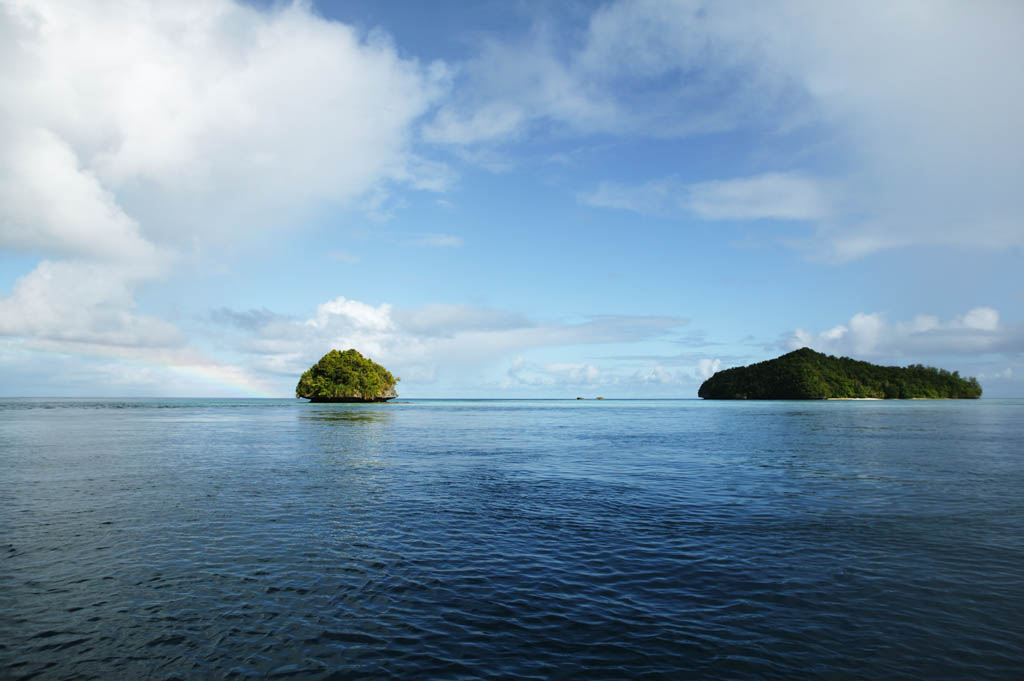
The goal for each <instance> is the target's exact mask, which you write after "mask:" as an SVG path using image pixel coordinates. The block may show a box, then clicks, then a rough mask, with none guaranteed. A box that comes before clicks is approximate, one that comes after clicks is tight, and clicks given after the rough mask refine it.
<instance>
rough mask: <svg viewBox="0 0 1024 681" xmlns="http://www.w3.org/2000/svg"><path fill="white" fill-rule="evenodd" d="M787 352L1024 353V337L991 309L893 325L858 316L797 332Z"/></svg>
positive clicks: (868, 354) (788, 340) (863, 354)
mask: <svg viewBox="0 0 1024 681" xmlns="http://www.w3.org/2000/svg"><path fill="white" fill-rule="evenodd" d="M784 345H785V346H786V347H787V348H788V349H791V350H792V349H796V348H800V347H804V346H807V347H811V348H813V349H815V350H818V351H820V352H826V353H829V354H833V355H848V356H854V357H858V358H859V357H904V356H910V357H921V356H927V355H953V354H967V355H976V354H979V353H987V352H1005V353H1020V352H1024V333H1022V330H1021V329H1020V328H1017V327H1015V326H1010V327H1006V326H1004V325H1003V324H1002V323H1001V322H1000V316H999V312H998V311H997V310H995V309H993V308H991V307H976V308H972V309H971V310H968V311H967V312H966V313H965V314H962V315H959V316H956V317H954V318H952V319H948V320H945V321H944V320H941V319H939V318H938V317H936V316H934V315H918V316H916V317H914V318H913V319H909V320H905V321H894V322H892V321H889V320H888V319H886V317H885V315H884V314H882V313H878V312H873V313H864V312H858V313H857V314H855V315H853V316H852V317H851V318H850V319H849V321H847V322H844V323H842V324H837V325H835V326H833V327H831V328H829V329H826V330H824V331H820V332H817V333H814V332H810V331H806V330H804V329H796V330H795V331H793V332H792V333H791V334H789V335H788V336H787V338H786V339H785V341H784Z"/></svg>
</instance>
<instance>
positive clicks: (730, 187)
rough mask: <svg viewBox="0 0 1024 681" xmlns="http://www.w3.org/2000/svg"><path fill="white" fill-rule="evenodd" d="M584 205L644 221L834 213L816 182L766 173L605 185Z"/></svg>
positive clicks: (804, 216)
mask: <svg viewBox="0 0 1024 681" xmlns="http://www.w3.org/2000/svg"><path fill="white" fill-rule="evenodd" d="M577 199H578V200H579V202H580V203H583V204H586V205H590V206H594V207H599V208H617V209H621V210H628V211H632V212H635V213H640V214H643V215H656V216H674V215H675V216H679V215H691V216H695V217H698V218H701V219H705V220H762V219H773V220H814V219H821V218H824V217H825V216H826V215H827V214H828V211H829V207H828V200H827V198H826V191H825V190H824V188H823V187H822V186H821V184H820V183H819V182H817V181H815V180H813V179H811V178H808V177H804V176H801V175H798V174H793V173H766V174H764V175H758V176H755V177H744V178H737V179H733V180H713V181H707V182H695V183H690V184H686V183H683V182H680V181H679V180H678V179H676V178H666V179H663V180H655V181H650V182H645V183H643V184H639V185H626V184H618V183H614V182H603V183H601V185H600V186H599V187H598V188H597V189H596V190H595V191H593V192H584V193H580V194H579V195H578V196H577Z"/></svg>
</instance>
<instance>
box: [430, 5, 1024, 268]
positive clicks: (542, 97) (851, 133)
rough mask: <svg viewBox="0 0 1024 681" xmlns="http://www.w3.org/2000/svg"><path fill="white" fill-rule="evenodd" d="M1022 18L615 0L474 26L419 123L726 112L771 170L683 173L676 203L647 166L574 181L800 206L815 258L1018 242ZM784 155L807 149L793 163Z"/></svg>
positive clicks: (614, 196)
mask: <svg viewBox="0 0 1024 681" xmlns="http://www.w3.org/2000/svg"><path fill="white" fill-rule="evenodd" d="M1022 24H1024V4H1021V3H1013V2H987V3H965V2H958V1H956V0H910V1H908V2H900V3H891V2H884V1H882V0H869V1H867V2H857V3H821V2H813V1H811V0H778V1H777V2H770V3H755V4H751V3H732V2H710V1H706V0H677V1H663V0H620V1H618V2H611V3H607V4H605V5H602V6H601V7H599V8H598V9H596V10H595V11H594V12H593V14H592V15H591V16H590V18H589V22H588V23H587V25H586V26H585V27H584V28H583V29H581V30H579V31H575V32H573V31H558V32H556V31H549V30H545V27H544V25H543V24H542V23H538V25H537V26H536V27H535V28H534V30H533V31H532V32H531V33H530V35H528V36H527V37H525V38H520V39H515V40H511V41H508V42H506V43H497V42H491V43H487V44H486V45H485V46H484V49H482V51H481V53H480V55H479V56H478V57H477V58H476V59H475V60H472V61H471V62H470V63H469V64H468V65H466V66H465V68H463V69H461V70H460V71H458V72H457V73H456V74H455V75H454V76H453V77H454V81H455V85H456V87H455V96H454V98H453V99H452V100H451V101H449V102H447V103H446V106H445V108H444V109H443V111H442V113H441V114H440V116H439V117H438V118H437V119H436V120H435V121H434V123H433V128H430V129H432V130H436V131H437V134H436V135H435V136H434V137H435V139H436V140H438V141H446V142H450V143H457V144H476V145H478V146H479V145H480V144H486V143H501V142H504V141H508V140H516V139H521V138H524V137H526V136H527V135H530V134H535V135H576V136H578V135H588V134H603V135H613V136H617V137H620V138H621V137H636V136H642V137H655V138H657V137H678V136H688V135H700V134H704V133H708V132H719V131H734V130H742V131H744V139H745V140H753V143H752V144H751V147H750V148H751V154H750V161H751V162H752V163H756V167H757V168H758V169H759V170H761V171H774V172H768V173H764V174H762V175H760V179H759V180H758V181H754V182H751V178H749V177H739V178H731V179H729V178H727V179H725V180H724V181H723V183H721V184H719V183H712V184H707V185H704V186H703V187H697V188H695V189H694V191H695V197H694V198H695V199H696V200H695V201H694V202H692V203H687V202H686V201H685V200H681V199H680V197H679V196H678V193H676V192H673V191H668V190H670V189H672V187H665V186H664V181H663V180H658V179H653V180H651V181H649V182H646V183H644V182H641V183H633V184H631V185H616V184H615V183H614V182H609V183H606V184H605V185H602V186H601V187H600V188H599V189H598V190H596V191H593V192H590V193H588V194H584V195H582V196H581V201H584V202H589V203H592V204H594V205H605V206H614V207H618V208H629V209H631V210H639V211H640V212H646V213H651V214H662V213H664V212H668V213H670V214H672V213H673V211H678V210H680V209H683V210H693V211H696V212H697V213H698V214H699V215H702V216H703V217H706V218H709V219H721V218H730V219H758V218H762V217H768V218H776V219H791V220H802V221H812V222H811V224H810V225H809V230H808V235H807V237H806V238H805V239H803V240H802V241H793V242H791V243H792V245H793V246H794V247H797V248H800V249H802V250H805V251H806V252H808V254H809V255H811V256H812V257H815V258H819V259H827V260H834V261H846V260H852V259H856V258H861V257H865V256H867V255H870V254H872V253H876V252H878V251H882V250H886V249H894V248H905V247H912V246H916V245H941V246H951V247H964V246H967V247H972V248H982V249H1003V248H1007V247H1021V246H1024V223H1022V222H1021V221H1020V219H1019V216H1020V215H1021V214H1022V213H1024V192H1021V191H1020V190H1019V186H1018V185H1019V182H1018V180H1017V178H1019V177H1021V176H1022V175H1024V128H1022V127H1021V126H1020V124H1019V121H1020V120H1022V119H1024V89H1022V88H1020V87H1019V74H1018V71H1019V69H1018V65H1019V64H1020V63H1022V62H1024V42H1022V41H1021V40H1020V39H1019V30H1018V27H1019V26H1021V25H1022ZM496 122H501V124H498V123H496ZM485 123H487V124H485ZM793 132H797V133H798V134H796V135H792V136H790V137H787V136H788V135H789V134H790V133H793ZM759 140H767V144H766V146H761V145H760V144H759ZM794 144H800V145H802V147H799V148H797V147H794V146H793V145H794ZM821 148H824V149H827V151H826V152H824V155H825V156H827V159H828V165H827V166H823V164H822V158H824V157H825V156H823V155H822V152H821V151H820V149H821ZM780 149H782V150H787V151H786V153H785V154H784V155H783V158H781V159H780V160H779V165H778V166H776V167H774V168H773V167H772V166H771V162H770V161H769V160H768V159H769V158H772V156H776V155H778V154H777V152H778V151H779V150H780ZM794 150H795V153H793V152H794ZM768 153H771V154H772V156H768ZM804 154H806V155H804ZM796 163H806V164H807V168H808V169H807V170H804V171H802V172H801V173H800V175H798V176H794V175H793V172H794V164H796ZM823 167H824V171H823V170H822V168H823ZM780 171H781V172H780ZM816 177H820V178H821V180H815V178H816ZM771 178H775V181H776V184H777V185H778V189H780V190H781V193H775V192H774V191H773V189H772V187H770V185H769V182H768V181H767V180H769V179H771ZM780 178H790V179H794V178H796V179H799V180H802V183H797V184H794V183H793V182H791V181H789V180H786V181H784V182H781V183H779V182H778V180H779V179H780ZM822 186H827V188H828V191H827V192H822V191H821V187H822ZM653 206H656V207H657V208H655V207H653Z"/></svg>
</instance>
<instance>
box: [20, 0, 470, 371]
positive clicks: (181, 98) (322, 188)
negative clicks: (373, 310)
mask: <svg viewBox="0 0 1024 681" xmlns="http://www.w3.org/2000/svg"><path fill="white" fill-rule="evenodd" d="M0 59H2V63H3V64H4V74H3V77H2V78H0V247H3V248H5V249H9V250H19V251H23V252H27V253H31V254H34V255H39V256H40V257H42V258H43V260H42V261H41V262H40V263H39V265H38V266H37V267H36V268H35V269H34V270H33V271H31V272H28V273H27V274H25V275H24V276H23V277H21V278H20V279H19V280H18V281H17V282H16V283H15V285H14V287H13V289H12V290H11V291H10V292H8V293H7V294H6V295H2V294H0V334H2V335H5V336H8V337H11V338H20V339H23V340H25V341H27V342H29V343H35V344H36V346H37V347H41V346H42V345H43V344H45V345H46V346H47V347H54V348H56V349H67V348H69V347H71V345H76V344H77V345H78V346H82V345H90V346H102V345H109V346H111V347H121V348H128V347H135V348H150V349H151V351H152V352H153V353H157V352H158V351H160V352H163V350H160V349H161V348H167V347H175V346H180V345H181V344H182V343H184V340H183V336H182V334H181V332H180V331H179V330H178V329H176V328H175V327H174V326H173V325H172V324H170V323H168V322H165V321H162V320H160V319H157V318H155V317H153V316H150V315H145V314H140V313H139V312H138V311H137V307H138V303H137V296H138V294H139V291H140V290H141V289H142V287H143V286H146V285H151V284H152V283H153V282H156V281H159V280H161V279H162V278H163V277H165V276H166V275H167V274H168V273H169V272H170V271H171V269H172V267H173V265H174V264H175V262H176V261H177V259H178V258H179V257H182V256H188V257H190V258H202V257H204V253H206V252H209V251H210V250H211V249H213V248H217V247H220V246H222V245H223V244H224V243H227V242H230V243H233V244H237V243H244V242H245V241H247V240H248V239H249V238H251V236H252V235H253V234H254V233H256V232H259V231H260V230H278V229H291V228H294V227H293V225H295V224H301V222H302V221H301V219H300V218H301V217H302V215H303V213H304V211H305V210H307V208H306V207H307V206H308V205H310V204H311V203H313V202H330V203H332V204H349V205H355V206H358V205H360V202H363V201H365V203H366V205H367V206H368V209H369V210H376V209H378V208H379V207H380V204H381V200H382V196H386V194H387V192H388V188H389V187H391V186H394V185H396V184H402V185H405V186H409V187H412V188H415V189H421V190H426V191H440V190H443V189H444V188H445V187H447V186H448V184H449V183H450V181H451V177H450V173H449V171H448V170H447V169H446V167H445V166H444V165H442V164H439V163H437V162H433V161H429V160H426V159H423V158H420V157H418V156H417V155H416V154H414V153H413V152H412V150H411V147H412V138H413V135H414V131H413V123H414V121H415V120H416V119H417V118H418V117H420V116H421V115H422V114H423V113H424V112H425V111H427V110H428V108H429V107H430V106H431V105H432V102H433V101H434V100H435V99H436V98H437V97H438V96H439V95H440V94H441V93H442V92H443V91H444V88H445V87H446V83H447V78H448V76H447V73H446V69H445V67H444V66H443V65H442V64H440V63H437V64H421V63H419V62H417V61H415V60H411V59H406V58H403V57H401V56H399V54H398V51H397V49H396V48H395V46H394V45H392V44H391V42H390V40H389V39H388V37H387V36H385V35H383V34H380V33H371V34H361V33H359V32H358V31H356V30H355V29H353V28H352V27H349V26H346V25H343V24H340V23H337V22H331V21H327V20H325V19H323V18H321V17H320V16H318V15H317V14H316V13H315V12H314V11H313V10H312V8H311V6H310V5H308V4H306V3H302V2H296V3H291V4H275V5H273V7H271V8H270V9H266V10H262V9H257V8H255V7H252V6H250V5H247V4H243V3H241V2H237V1H235V0H182V1H181V2H173V3H163V2H157V1H155V0H154V1H152V2H136V3H127V4H124V3H119V4H117V5H110V4H109V3H106V2H102V1H99V0H97V1H92V0H83V1H79V0H75V1H74V2H72V1H62V0H32V1H31V2H28V1H23V0H9V1H8V2H4V3H3V4H2V6H0ZM430 236H431V238H432V241H433V245H448V246H452V245H457V244H456V243H455V241H456V240H457V238H456V237H449V236H447V235H430ZM358 312H359V310H354V311H353V310H351V309H348V310H346V313H347V314H356V315H357V316H358ZM318 314H320V316H321V317H323V316H324V315H332V314H335V312H334V311H332V310H327V311H325V312H322V313H318ZM314 321H315V320H314ZM363 321H365V320H363ZM55 344H56V345H55ZM154 356H155V354H154ZM188 361H189V362H192V363H193V364H194V365H195V366H202V361H205V360H201V359H197V358H196V357H192V358H191V359H189V360H188Z"/></svg>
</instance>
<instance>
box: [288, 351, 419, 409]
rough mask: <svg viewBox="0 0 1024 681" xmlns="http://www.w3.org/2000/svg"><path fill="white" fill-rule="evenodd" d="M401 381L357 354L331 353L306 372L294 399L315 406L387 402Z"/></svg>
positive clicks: (297, 387)
mask: <svg viewBox="0 0 1024 681" xmlns="http://www.w3.org/2000/svg"><path fill="white" fill-rule="evenodd" d="M399 380H400V379H398V378H396V377H394V376H392V375H391V372H390V371H388V370H387V369H385V368H384V367H382V366H381V365H380V364H377V363H376V362H374V361H373V360H371V359H369V358H368V357H363V356H362V355H361V354H360V353H359V351H358V350H354V349H352V350H345V351H344V352H341V351H339V350H331V351H330V352H328V353H327V354H326V355H324V356H323V357H321V358H320V361H319V362H317V363H316V364H314V365H313V366H311V367H310V368H309V369H307V370H306V371H305V372H304V373H303V374H302V378H300V379H299V384H298V385H297V386H295V396H296V397H304V398H306V399H308V400H310V401H312V402H386V401H387V400H390V399H393V398H395V397H398V393H397V392H395V384H396V383H398V381H399Z"/></svg>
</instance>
